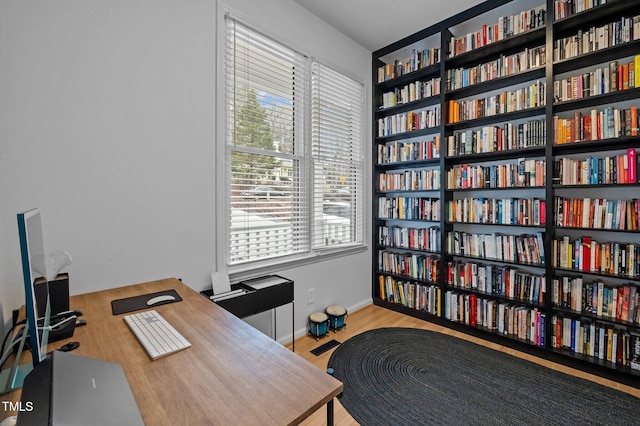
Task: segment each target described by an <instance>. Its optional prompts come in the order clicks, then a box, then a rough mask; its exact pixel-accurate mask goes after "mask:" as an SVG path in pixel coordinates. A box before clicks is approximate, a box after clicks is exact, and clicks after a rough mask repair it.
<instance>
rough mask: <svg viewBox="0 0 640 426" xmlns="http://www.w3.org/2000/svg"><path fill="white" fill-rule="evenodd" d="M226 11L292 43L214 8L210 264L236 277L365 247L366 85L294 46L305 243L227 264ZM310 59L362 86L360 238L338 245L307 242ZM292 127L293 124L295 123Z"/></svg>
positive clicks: (311, 224) (311, 212)
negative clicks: (299, 81) (300, 63)
mask: <svg viewBox="0 0 640 426" xmlns="http://www.w3.org/2000/svg"><path fill="white" fill-rule="evenodd" d="M227 16H229V17H230V18H231V19H234V20H236V21H238V22H240V23H241V24H243V25H245V26H247V27H248V28H250V29H251V30H252V31H255V32H257V33H259V34H261V35H263V36H265V37H267V38H269V39H271V40H273V41H274V42H275V43H279V44H281V45H283V46H285V47H287V48H289V49H292V50H296V49H295V48H294V47H291V45H290V44H289V43H287V42H286V41H280V40H279V39H278V38H277V37H272V36H271V35H270V33H269V32H268V31H264V29H263V28H261V27H260V26H259V25H255V23H253V22H250V21H249V20H247V19H245V18H243V17H241V16H240V15H239V14H237V13H235V12H234V11H232V10H231V9H230V8H228V7H226V6H224V5H222V4H219V7H218V19H217V30H216V50H217V52H218V53H217V55H216V62H217V63H216V96H215V103H216V111H217V112H216V123H217V125H216V132H215V133H216V141H217V142H216V143H215V150H214V151H215V154H216V156H215V159H214V166H215V181H216V185H215V188H214V194H215V204H216V206H215V212H216V216H215V218H214V222H215V223H214V225H215V230H216V236H217V237H216V242H215V243H214V245H215V252H216V256H215V264H214V268H215V270H217V271H220V270H226V271H227V272H228V273H229V274H233V275H234V276H236V277H238V278H240V279H242V278H243V276H251V274H252V273H255V272H257V271H260V272H262V273H269V272H275V271H277V270H281V269H282V268H283V267H295V266H299V265H303V264H307V263H315V262H317V261H320V260H325V259H328V258H334V257H341V256H344V255H347V254H350V253H356V252H361V251H364V250H366V249H367V246H368V238H369V236H368V232H367V229H368V228H367V224H368V219H367V215H366V214H365V205H366V202H365V200H366V190H365V189H366V182H367V179H366V177H367V162H366V158H364V157H366V151H365V150H366V143H365V141H366V135H367V133H366V122H367V115H366V111H367V109H366V104H365V102H366V90H365V89H366V85H365V83H364V82H362V81H360V80H357V79H354V78H352V77H351V76H350V75H348V74H345V73H343V72H341V71H339V70H337V69H336V68H334V67H332V66H331V65H328V64H326V63H324V62H322V61H319V60H317V59H316V58H314V57H312V56H310V55H306V54H305V53H304V52H300V50H296V51H298V52H300V53H301V54H303V55H304V56H306V57H307V66H306V69H305V72H306V73H307V78H308V82H309V84H308V87H307V92H308V93H306V100H305V101H306V106H305V108H306V110H307V111H308V114H307V117H306V118H305V120H304V123H303V127H304V132H305V142H304V147H305V148H304V150H305V152H304V154H303V155H304V157H305V160H304V161H305V162H306V163H307V165H308V167H307V169H306V176H305V182H306V187H305V188H301V189H300V194H304V195H305V198H306V199H307V203H308V215H309V217H308V220H307V232H308V241H307V243H308V248H307V251H305V252H302V253H296V254H291V255H284V256H279V257H272V258H267V259H257V260H250V261H247V262H244V263H240V264H231V265H230V264H229V263H228V260H229V251H228V246H229V239H228V238H229V227H228V224H229V216H228V212H229V203H230V200H231V197H230V193H229V187H230V186H229V185H230V181H229V175H228V173H227V168H226V167H225V165H224V163H225V160H226V159H227V158H228V157H227V155H228V148H227V140H226V123H227V118H228V117H227V114H228V106H227V98H226V93H225V84H226V81H227V79H226V74H225V63H224V61H225V34H226V19H227ZM314 62H318V63H320V64H322V65H323V66H325V67H328V68H330V69H332V70H334V71H335V72H338V73H339V74H341V75H344V76H345V77H348V78H351V79H352V80H354V81H355V82H357V83H359V84H361V85H362V103H363V108H362V115H361V118H360V126H359V127H360V128H361V131H360V135H361V139H362V140H361V147H362V155H363V161H362V163H361V164H362V167H361V170H360V177H361V181H362V184H361V186H362V188H361V191H360V193H359V194H358V197H359V198H358V200H357V208H358V210H357V212H356V214H357V215H358V216H357V217H355V218H354V221H356V223H357V221H359V222H360V225H359V227H360V228H362V238H361V241H356V242H349V243H343V244H340V245H330V246H327V247H317V248H314V247H313V232H314V226H315V225H314V223H315V218H314V207H313V206H314V204H313V203H314V193H313V185H314V181H313V179H314V171H313V163H314V161H313V158H312V140H311V137H312V135H311V98H312V93H311V90H312V89H311V73H312V65H313V63H314ZM295 126H296V127H298V124H295Z"/></svg>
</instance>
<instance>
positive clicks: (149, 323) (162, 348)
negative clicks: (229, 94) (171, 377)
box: [124, 310, 191, 359]
mask: <svg viewBox="0 0 640 426" xmlns="http://www.w3.org/2000/svg"><path fill="white" fill-rule="evenodd" d="M124 321H125V322H126V323H127V325H128V326H129V328H130V329H131V331H133V334H135V335H136V337H137V338H138V340H139V341H140V343H141V344H142V346H143V347H144V349H145V350H146V351H147V354H148V355H149V357H151V359H157V358H160V357H163V356H165V355H169V354H172V353H174V352H178V351H181V350H182V349H186V348H188V347H190V346H191V343H189V342H188V341H187V339H185V338H184V337H182V334H180V333H179V332H178V331H177V330H176V329H175V328H173V326H172V325H171V324H169V323H168V322H167V320H165V319H164V318H163V317H162V316H161V315H160V314H159V313H158V312H156V311H155V310H151V311H144V312H138V313H136V314H131V315H125V316H124Z"/></svg>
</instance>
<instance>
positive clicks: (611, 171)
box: [553, 148, 640, 185]
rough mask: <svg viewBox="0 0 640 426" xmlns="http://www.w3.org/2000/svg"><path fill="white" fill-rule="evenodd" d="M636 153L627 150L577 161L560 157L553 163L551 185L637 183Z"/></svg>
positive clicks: (634, 150)
mask: <svg viewBox="0 0 640 426" xmlns="http://www.w3.org/2000/svg"><path fill="white" fill-rule="evenodd" d="M639 159H640V157H638V152H637V150H636V149H635V148H627V150H626V152H625V153H624V154H620V155H608V156H603V157H588V158H585V159H584V160H578V159H574V158H570V157H562V158H558V159H556V160H554V161H553V183H554V184H559V185H597V184H619V183H638V160H639Z"/></svg>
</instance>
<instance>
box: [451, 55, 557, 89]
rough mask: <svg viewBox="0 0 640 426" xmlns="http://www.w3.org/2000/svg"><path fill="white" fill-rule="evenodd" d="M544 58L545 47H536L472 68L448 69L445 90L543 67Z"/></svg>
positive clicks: (502, 56)
mask: <svg viewBox="0 0 640 426" xmlns="http://www.w3.org/2000/svg"><path fill="white" fill-rule="evenodd" d="M546 56H547V53H546V46H538V47H534V48H531V49H529V48H526V49H524V50H523V51H521V52H518V53H514V54H511V55H501V56H500V57H499V58H498V59H495V60H493V61H490V62H485V63H483V64H479V65H476V66H474V67H469V68H463V67H461V68H454V69H448V70H447V78H446V88H447V90H448V91H452V90H456V89H461V88H463V87H469V86H472V85H474V84H478V83H484V82H485V81H491V80H494V79H496V78H500V77H507V76H509V75H513V74H517V73H520V72H524V71H528V70H531V69H534V68H539V67H543V66H544V65H545V62H546Z"/></svg>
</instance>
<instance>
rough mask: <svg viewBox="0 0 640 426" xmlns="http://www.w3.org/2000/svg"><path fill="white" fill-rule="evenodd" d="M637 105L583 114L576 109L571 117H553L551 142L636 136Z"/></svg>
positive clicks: (638, 125)
mask: <svg viewBox="0 0 640 426" xmlns="http://www.w3.org/2000/svg"><path fill="white" fill-rule="evenodd" d="M638 120H639V118H638V107H637V106H632V107H630V108H614V107H611V106H609V107H605V108H603V109H601V110H597V109H592V110H591V111H590V112H589V113H587V114H583V113H582V112H580V111H576V112H574V114H573V117H571V118H560V117H558V116H557V115H556V116H554V117H553V143H554V144H565V143H575V142H586V141H595V140H601V139H614V138H620V137H624V136H638V134H639V132H638V128H639V127H640V124H639V121H638Z"/></svg>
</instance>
